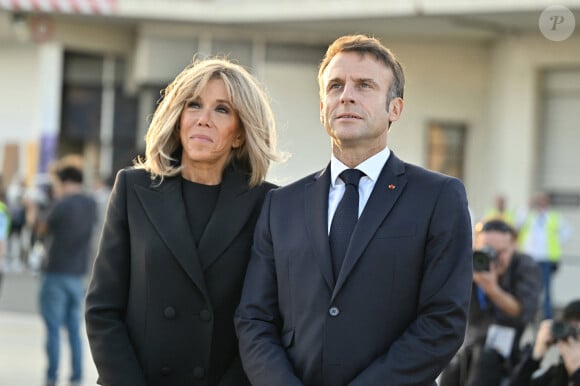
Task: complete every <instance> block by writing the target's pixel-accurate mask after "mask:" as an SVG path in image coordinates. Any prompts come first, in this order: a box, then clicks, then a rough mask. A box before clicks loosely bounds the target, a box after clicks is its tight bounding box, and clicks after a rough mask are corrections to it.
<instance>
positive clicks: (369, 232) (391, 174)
mask: <svg viewBox="0 0 580 386" xmlns="http://www.w3.org/2000/svg"><path fill="white" fill-rule="evenodd" d="M404 173H405V165H404V163H403V162H402V161H401V160H400V159H398V158H397V157H396V156H395V154H394V153H392V152H391V155H390V157H389V160H388V161H387V163H386V164H385V166H384V167H383V170H382V171H381V174H380V175H379V179H378V180H377V182H376V184H375V187H374V189H373V191H372V193H371V196H370V197H369V200H368V202H367V204H366V206H365V209H364V210H363V212H362V214H361V216H360V218H359V220H358V222H357V224H356V226H355V228H354V231H353V234H352V238H351V242H350V244H349V246H348V248H347V250H346V255H345V257H344V262H343V263H342V268H341V270H340V273H339V275H338V279H337V281H336V286H335V287H334V291H333V294H332V300H334V297H335V296H336V294H337V293H338V291H340V288H341V287H342V286H343V284H344V282H345V281H346V279H347V277H348V275H349V274H350V272H351V271H352V269H353V268H354V266H355V264H356V262H357V261H358V259H359V258H360V257H361V256H362V254H363V252H364V250H365V248H366V246H367V245H368V243H369V242H370V241H371V239H372V238H373V237H374V234H375V232H376V230H377V229H378V227H379V226H380V225H381V224H382V222H383V221H384V219H385V217H387V215H388V214H389V212H390V211H391V209H392V208H393V205H394V204H395V202H396V201H397V199H398V198H399V196H400V195H401V193H402V192H403V189H404V188H405V185H406V184H407V178H406V177H405V174H404Z"/></svg>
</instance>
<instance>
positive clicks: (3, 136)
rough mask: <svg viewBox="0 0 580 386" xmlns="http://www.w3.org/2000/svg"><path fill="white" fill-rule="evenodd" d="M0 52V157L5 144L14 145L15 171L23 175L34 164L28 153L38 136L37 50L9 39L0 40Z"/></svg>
mask: <svg viewBox="0 0 580 386" xmlns="http://www.w3.org/2000/svg"><path fill="white" fill-rule="evenodd" d="M0 53H1V54H0V84H1V85H2V87H1V88H2V92H0V106H1V107H0V144H2V146H0V157H2V158H0V159H3V157H4V154H3V150H4V145H5V144H17V145H18V146H19V150H20V151H19V157H18V158H19V160H18V163H19V165H18V166H19V170H18V173H19V174H20V175H24V174H25V173H26V170H30V169H31V168H33V167H34V166H36V165H33V163H34V162H35V160H34V159H32V160H30V156H29V155H28V153H30V149H31V148H33V147H34V146H35V145H36V143H37V139H38V137H39V135H40V128H39V127H38V124H37V122H38V120H39V118H38V103H39V76H40V73H39V53H38V50H37V47H36V46H35V45H33V44H22V43H14V44H11V43H8V42H2V43H0ZM32 151H33V150H32ZM7 182H8V181H7Z"/></svg>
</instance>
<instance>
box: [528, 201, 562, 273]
mask: <svg viewBox="0 0 580 386" xmlns="http://www.w3.org/2000/svg"><path fill="white" fill-rule="evenodd" d="M537 217H538V214H537V213H533V214H530V215H528V217H527V219H526V222H525V223H524V226H523V227H522V229H520V233H519V245H520V248H522V247H523V246H524V245H525V243H526V241H527V239H528V237H530V228H531V227H532V224H533V223H534V221H535V219H536V218H537ZM559 229H560V216H559V215H558V213H555V212H548V213H546V227H545V228H544V230H545V232H547V235H546V236H547V237H546V241H547V243H548V260H550V261H552V262H558V261H560V255H561V254H562V248H561V247H560V240H559V238H558V231H559Z"/></svg>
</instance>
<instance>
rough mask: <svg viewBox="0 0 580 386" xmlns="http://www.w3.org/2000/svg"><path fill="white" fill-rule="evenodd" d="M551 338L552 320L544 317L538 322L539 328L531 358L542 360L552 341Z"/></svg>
mask: <svg viewBox="0 0 580 386" xmlns="http://www.w3.org/2000/svg"><path fill="white" fill-rule="evenodd" d="M553 340H554V339H553V338H552V320H551V319H546V320H544V321H542V323H540V329H539V330H538V335H537V336H536V343H534V351H533V353H532V358H533V359H535V360H537V361H539V360H542V358H543V357H544V355H546V352H547V351H548V349H549V348H550V346H551V345H552V343H553Z"/></svg>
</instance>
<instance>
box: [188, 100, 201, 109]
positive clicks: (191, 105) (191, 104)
mask: <svg viewBox="0 0 580 386" xmlns="http://www.w3.org/2000/svg"><path fill="white" fill-rule="evenodd" d="M187 107H188V108H190V109H197V108H199V103H198V102H197V101H189V102H187Z"/></svg>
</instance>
